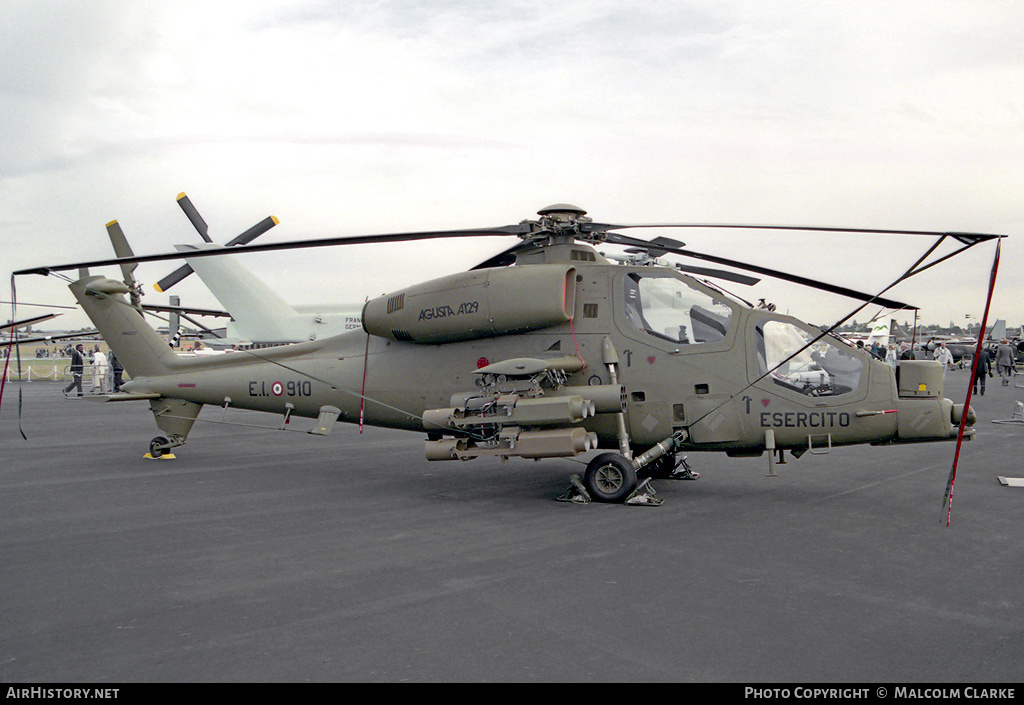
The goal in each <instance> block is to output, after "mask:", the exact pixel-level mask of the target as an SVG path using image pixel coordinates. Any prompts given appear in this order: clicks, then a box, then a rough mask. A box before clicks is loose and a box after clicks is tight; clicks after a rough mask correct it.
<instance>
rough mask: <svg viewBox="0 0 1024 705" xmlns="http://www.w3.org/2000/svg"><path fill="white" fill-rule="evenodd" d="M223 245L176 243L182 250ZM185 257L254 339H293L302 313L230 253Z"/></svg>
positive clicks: (248, 335)
mask: <svg viewBox="0 0 1024 705" xmlns="http://www.w3.org/2000/svg"><path fill="white" fill-rule="evenodd" d="M220 247H221V246H220V245H177V246H176V248H177V249H178V250H179V251H181V252H188V251H189V250H199V249H215V248H220ZM185 261H186V262H188V264H189V266H191V267H192V269H193V270H194V271H195V273H196V274H198V275H199V278H200V279H202V280H203V283H204V284H205V285H206V287H207V288H208V289H209V290H210V291H211V292H213V295H214V296H215V297H217V301H219V302H220V304H221V306H223V307H224V308H225V309H226V310H227V311H228V313H230V314H231V317H232V318H233V319H234V320H235V328H236V330H238V331H239V332H240V333H241V334H242V335H244V336H245V337H249V338H252V339H253V340H292V339H294V338H295V332H294V331H293V330H292V329H291V326H292V324H293V323H294V321H295V320H296V319H299V318H300V317H301V316H300V314H299V313H298V312H297V311H296V310H295V308H294V307H293V306H292V305H291V304H289V303H288V302H287V301H285V300H284V299H283V298H281V296H279V295H278V293H277V292H276V291H274V290H273V289H271V288H270V287H269V286H267V285H266V284H265V283H264V282H263V281H262V280H261V279H259V278H258V277H257V276H256V275H255V274H253V273H252V272H251V271H249V270H248V269H246V268H245V267H243V266H242V265H241V264H240V263H239V262H237V261H235V260H234V259H233V258H231V257H186V258H185Z"/></svg>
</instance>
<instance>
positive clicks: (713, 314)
mask: <svg viewBox="0 0 1024 705" xmlns="http://www.w3.org/2000/svg"><path fill="white" fill-rule="evenodd" d="M623 295H624V300H625V304H626V305H625V311H626V319H627V320H628V321H629V322H630V324H632V325H633V327H635V328H636V329H637V330H639V331H642V332H646V333H650V334H651V335H653V336H655V337H657V338H661V339H663V340H667V341H670V342H672V343H682V344H698V343H717V342H720V341H722V340H724V339H725V335H726V332H727V331H728V330H729V323H730V321H731V320H732V308H731V307H729V306H728V305H727V304H725V303H723V302H722V301H719V300H718V299H716V298H714V297H713V296H711V295H709V294H707V293H705V292H703V291H701V290H699V289H695V288H693V287H692V286H690V285H688V284H687V283H686V282H685V281H684V280H681V279H676V278H674V277H666V276H648V275H646V274H644V273H640V272H632V273H630V274H627V275H626V276H625V277H623Z"/></svg>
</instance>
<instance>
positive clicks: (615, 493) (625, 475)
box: [583, 453, 636, 502]
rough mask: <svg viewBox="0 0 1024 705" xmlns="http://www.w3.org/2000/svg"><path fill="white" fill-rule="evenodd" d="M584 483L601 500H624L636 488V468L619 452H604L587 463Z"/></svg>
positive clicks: (592, 495)
mask: <svg viewBox="0 0 1024 705" xmlns="http://www.w3.org/2000/svg"><path fill="white" fill-rule="evenodd" d="M583 485H584V486H585V487H586V488H587V492H589V493H590V496H591V497H592V498H594V499H596V500H597V501H599V502H622V501H624V500H625V499H626V498H627V497H629V495H630V494H632V493H633V490H635V489H636V470H634V469H633V463H631V462H630V461H629V460H627V459H626V458H624V457H622V456H621V455H619V454H618V453H602V454H601V455H599V456H597V457H596V458H594V459H593V460H591V461H590V463H589V464H587V471H586V473H584V475H583Z"/></svg>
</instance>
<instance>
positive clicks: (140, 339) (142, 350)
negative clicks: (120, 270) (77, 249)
mask: <svg viewBox="0 0 1024 705" xmlns="http://www.w3.org/2000/svg"><path fill="white" fill-rule="evenodd" d="M68 288H70V289H71V293H73V294H74V295H75V298H76V299H78V302H79V303H80V304H81V305H82V309H83V310H84V311H85V313H86V315H87V316H89V319H90V320H91V321H92V322H93V325H94V326H96V330H98V331H99V332H100V335H102V336H103V339H104V340H105V341H106V342H107V345H109V346H110V349H111V350H113V351H114V354H115V355H117V359H118V360H119V361H120V362H121V364H122V365H124V368H125V369H126V370H127V371H128V374H130V375H131V376H132V377H148V376H152V375H160V374H166V373H167V372H169V371H170V370H171V369H172V368H173V367H174V366H175V363H177V362H178V356H177V355H176V354H175V353H174V351H173V350H171V348H170V346H169V345H168V344H167V343H166V342H165V341H164V339H163V338H161V337H160V336H159V335H157V333H156V331H155V330H153V329H152V328H151V327H150V326H149V325H148V324H147V323H146V321H145V320H144V319H143V318H142V314H141V313H140V312H139V310H138V309H136V308H134V307H133V306H132V305H131V304H129V303H128V302H127V301H125V298H124V294H125V293H127V292H128V287H127V286H125V285H124V283H122V282H118V281H114V280H112V279H107V278H106V277H101V276H92V277H84V278H82V279H79V280H78V281H76V282H72V283H71V284H70V285H69V286H68Z"/></svg>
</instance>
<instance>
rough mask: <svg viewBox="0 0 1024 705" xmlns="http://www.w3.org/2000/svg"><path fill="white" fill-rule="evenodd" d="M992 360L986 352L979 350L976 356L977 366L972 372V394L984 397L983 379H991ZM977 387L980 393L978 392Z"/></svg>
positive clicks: (983, 349)
mask: <svg viewBox="0 0 1024 705" xmlns="http://www.w3.org/2000/svg"><path fill="white" fill-rule="evenodd" d="M992 376H993V375H992V359H991V358H990V357H989V356H988V350H986V349H985V348H982V349H981V352H980V353H979V354H978V366H977V367H976V368H975V370H974V393H975V394H979V395H981V396H985V378H986V377H992ZM979 385H980V386H981V391H980V392H979V391H978V387H979Z"/></svg>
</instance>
